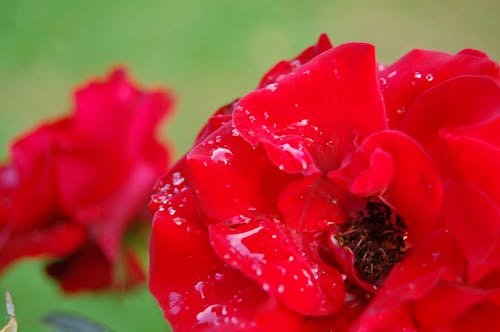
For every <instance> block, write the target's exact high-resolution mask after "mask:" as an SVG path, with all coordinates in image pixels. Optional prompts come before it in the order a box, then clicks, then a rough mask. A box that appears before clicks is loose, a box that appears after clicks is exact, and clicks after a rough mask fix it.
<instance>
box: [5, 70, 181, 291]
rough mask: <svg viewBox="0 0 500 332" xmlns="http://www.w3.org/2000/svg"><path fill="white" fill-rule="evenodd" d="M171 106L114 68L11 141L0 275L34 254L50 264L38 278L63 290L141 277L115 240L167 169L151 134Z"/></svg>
mask: <svg viewBox="0 0 500 332" xmlns="http://www.w3.org/2000/svg"><path fill="white" fill-rule="evenodd" d="M171 102H172V101H171V97H170V95H169V94H168V93H166V92H164V91H151V92H149V91H142V90H141V89H139V88H137V87H136V86H134V84H132V83H131V82H130V81H129V80H128V79H127V77H126V74H125V72H124V71H123V70H117V71H115V72H113V73H111V74H110V76H109V78H107V79H106V80H105V81H104V82H100V81H92V82H90V83H89V84H88V85H86V86H85V87H83V88H82V89H79V90H78V91H77V92H76V94H75V109H74V114H72V115H70V116H68V117H65V118H62V119H61V120H58V121H55V122H52V123H48V124H44V125H42V126H41V127H39V128H38V129H36V130H34V131H33V132H30V133H28V134H27V135H25V136H24V137H22V138H21V139H19V140H17V141H16V142H15V143H14V144H13V146H12V157H11V158H12V160H11V162H10V163H8V164H6V165H4V166H3V167H1V168H0V269H1V268H5V267H6V266H7V265H8V264H10V263H12V262H13V261H15V260H17V259H19V258H22V257H25V256H41V255H43V256H48V257H51V258H56V259H57V261H55V262H53V263H51V264H50V265H49V266H48V267H47V271H48V273H49V275H51V276H52V277H54V278H56V279H58V280H59V282H60V283H61V286H62V287H63V289H64V290H66V291H78V290H81V289H99V288H104V287H110V286H119V285H120V283H122V286H123V285H129V284H134V283H136V282H139V281H141V280H143V279H144V274H143V272H142V269H141V268H140V265H139V263H138V261H137V259H136V257H135V255H134V254H133V252H132V251H130V250H128V249H121V248H122V240H123V237H124V235H125V233H126V231H127V230H128V229H129V228H130V227H131V226H132V224H133V223H134V222H138V221H141V220H147V213H146V214H144V207H145V206H146V204H145V203H146V202H147V196H148V195H149V194H150V190H151V189H150V188H151V187H152V185H153V184H154V181H155V179H156V178H157V177H158V176H159V175H160V174H162V173H163V172H164V171H165V170H166V166H167V161H168V159H169V153H168V151H167V150H166V149H165V147H164V146H162V145H161V143H160V142H159V141H158V140H157V138H156V137H155V130H156V128H157V126H158V124H159V122H160V121H161V119H162V118H163V117H164V116H165V114H166V112H167V111H168V110H169V108H170V105H171ZM146 212H147V211H146ZM118 262H120V265H123V266H124V269H125V270H124V271H122V274H124V275H123V276H122V277H121V279H123V280H117V278H116V266H117V265H118ZM122 263H123V264H122Z"/></svg>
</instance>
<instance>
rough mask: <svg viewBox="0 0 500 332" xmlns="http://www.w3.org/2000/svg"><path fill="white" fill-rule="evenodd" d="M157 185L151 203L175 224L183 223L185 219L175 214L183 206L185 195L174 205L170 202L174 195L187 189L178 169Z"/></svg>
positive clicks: (185, 200)
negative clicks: (157, 187) (157, 188)
mask: <svg viewBox="0 0 500 332" xmlns="http://www.w3.org/2000/svg"><path fill="white" fill-rule="evenodd" d="M158 186H159V187H160V189H159V190H158V191H157V193H156V194H154V195H153V196H152V198H151V200H152V203H153V204H156V205H157V206H158V211H161V212H163V211H166V212H167V213H168V214H169V215H170V216H171V217H172V221H173V222H174V223H175V224H176V225H177V226H181V225H184V224H185V222H186V220H185V219H184V218H183V217H181V216H178V215H177V212H178V211H177V210H178V209H182V208H184V206H185V204H186V203H187V197H183V198H182V199H181V201H180V202H177V203H176V205H175V206H174V205H173V204H172V198H173V197H174V196H176V195H178V194H180V193H182V192H184V191H186V190H188V186H187V183H186V179H185V177H184V175H183V174H182V173H181V172H180V171H174V172H172V173H171V174H170V175H169V176H166V177H164V178H162V179H161V180H160V183H159V184H158Z"/></svg>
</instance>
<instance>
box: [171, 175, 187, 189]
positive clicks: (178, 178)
mask: <svg viewBox="0 0 500 332" xmlns="http://www.w3.org/2000/svg"><path fill="white" fill-rule="evenodd" d="M184 180H185V179H184V177H183V176H182V174H181V173H180V172H174V173H173V174H172V184H173V185H174V186H178V185H181V184H182V183H183V182H184Z"/></svg>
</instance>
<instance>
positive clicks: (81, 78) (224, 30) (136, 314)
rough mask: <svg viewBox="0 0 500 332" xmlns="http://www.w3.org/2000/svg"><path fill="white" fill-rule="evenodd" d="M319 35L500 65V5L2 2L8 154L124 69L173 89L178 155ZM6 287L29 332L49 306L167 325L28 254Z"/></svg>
mask: <svg viewBox="0 0 500 332" xmlns="http://www.w3.org/2000/svg"><path fill="white" fill-rule="evenodd" d="M321 32H327V33H328V34H329V35H330V37H331V39H332V40H333V42H334V43H335V44H340V43H344V42H348V41H366V42H370V43H373V44H375V45H376V47H377V53H378V58H379V59H380V60H381V61H382V62H385V63H390V62H392V61H394V60H395V59H397V58H398V57H400V56H402V55H403V54H404V53H406V52H407V51H408V50H410V49H411V48H417V47H418V48H430V49H440V50H444V51H448V52H456V51H458V50H460V49H462V48H478V49H481V50H483V51H486V52H487V53H489V54H490V56H491V57H492V58H494V59H496V60H497V61H498V60H500V43H499V42H498V35H499V33H500V1H498V0H441V1H439V2H438V1H431V0H420V1H396V0H394V1H391V0H379V1H370V2H368V1H360V0H352V1H335V0H333V1H332V0H330V1H327V0H307V1H298V0H273V1H265V0H253V1H236V0H213V1H211V0H183V1H181V0H144V1H133V0H121V1H96V0H17V1H9V0H0V160H8V146H9V142H10V141H11V140H12V139H13V138H14V137H16V136H17V135H19V134H20V133H22V132H25V131H27V130H29V129H30V128H32V127H34V126H35V125H37V124H38V123H40V122H42V121H44V120H47V119H52V118H55V117H57V116H60V115H62V114H66V113H67V111H68V110H69V109H70V106H71V92H72V90H73V88H74V87H75V86H78V85H81V84H82V83H83V82H85V81H86V80H88V79H89V78H91V77H96V76H101V77H102V76H103V75H105V74H106V73H107V72H108V71H109V69H110V68H112V67H113V66H116V65H126V66H127V67H128V68H129V69H130V71H131V73H132V75H133V76H134V78H135V79H136V80H137V81H139V82H142V83H143V84H144V85H145V86H155V85H159V84H161V85H166V86H168V87H171V88H172V90H174V91H175V94H176V96H177V106H176V112H175V114H174V116H173V118H172V119H171V121H169V122H168V125H166V126H165V127H164V130H162V135H163V136H164V137H165V138H168V139H169V140H170V141H171V142H175V149H176V152H177V155H180V154H181V153H182V151H184V150H186V149H187V148H188V147H189V145H190V144H191V142H192V140H193V138H194V136H195V134H196V132H197V130H198V129H199V128H200V127H201V126H202V124H203V123H204V121H205V120H206V119H207V118H208V116H209V114H211V113H212V112H213V111H214V110H215V109H216V108H217V107H218V106H220V105H223V104H224V103H226V102H228V101H230V100H232V99H234V98H235V97H238V96H241V95H242V94H245V93H246V92H248V91H249V90H251V89H252V88H253V87H255V86H256V84H257V82H258V81H259V79H260V76H261V75H262V74H263V73H264V72H265V71H266V70H267V69H268V68H270V67H271V66H272V65H273V64H274V63H275V62H277V61H278V60H280V59H283V58H290V57H292V56H294V55H295V54H297V53H298V52H299V51H300V50H301V49H303V48H305V47H306V46H308V45H310V44H312V43H314V42H315V40H316V38H317V36H318V34H319V33H321ZM0 288H1V289H9V290H10V291H11V292H12V295H13V297H14V301H15V304H16V312H17V315H18V319H19V321H20V326H21V327H20V331H34V332H37V331H49V330H48V329H47V328H45V327H43V326H42V325H41V324H40V323H39V318H40V317H41V316H43V315H44V314H46V313H47V312H48V311H51V310H63V311H67V312H73V313H80V314H82V315H84V316H86V317H89V318H90V319H92V320H95V321H98V322H100V323H102V324H105V325H107V326H109V327H111V328H112V329H113V330H114V331H120V332H121V331H124V332H127V331H131V332H132V331H133V332H135V331H168V326H167V324H166V323H165V322H164V321H163V318H162V315H161V312H160V310H159V309H158V308H157V306H156V304H155V302H154V300H153V299H152V298H151V296H150V295H149V293H148V292H147V290H146V288H145V287H144V288H142V289H139V290H136V291H134V292H132V293H127V294H86V295H81V296H76V297H70V298H65V297H64V296H63V295H62V294H61V293H60V292H59V291H58V289H57V288H56V287H55V286H54V285H53V284H52V283H51V282H50V281H48V280H47V279H46V277H45V276H44V275H43V273H42V268H41V265H40V264H39V263H36V262H24V263H21V264H18V265H16V266H15V267H14V268H12V269H10V270H9V271H8V272H7V273H6V274H4V275H3V276H1V277H0ZM6 321H7V316H6V314H4V313H3V312H2V310H1V309H0V323H3V322H6Z"/></svg>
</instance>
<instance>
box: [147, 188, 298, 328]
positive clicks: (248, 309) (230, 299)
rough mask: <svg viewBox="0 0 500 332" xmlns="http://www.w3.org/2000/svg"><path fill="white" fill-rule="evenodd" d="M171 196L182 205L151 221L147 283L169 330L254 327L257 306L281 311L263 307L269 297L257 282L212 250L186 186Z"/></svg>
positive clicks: (174, 204) (279, 310)
mask: <svg viewBox="0 0 500 332" xmlns="http://www.w3.org/2000/svg"><path fill="white" fill-rule="evenodd" d="M172 201H173V202H172V206H176V207H179V206H180V204H183V208H182V209H178V210H177V211H176V212H175V213H174V214H171V213H170V212H168V211H167V210H165V211H159V212H157V213H156V215H155V219H154V221H153V231H152V237H151V242H150V254H151V259H150V280H149V287H150V290H151V292H152V293H153V295H154V296H155V297H156V299H157V301H158V302H159V304H160V306H161V307H162V309H163V311H164V314H165V317H166V318H167V319H168V320H169V322H170V323H171V325H172V327H173V329H174V330H179V331H192V330H200V331H204V330H206V331H213V330H215V329H217V330H218V331H219V330H221V331H252V330H253V329H254V328H255V326H254V324H255V323H254V322H253V321H254V316H255V315H257V313H256V312H257V311H258V310H259V308H261V310H262V314H263V313H264V312H269V311H273V310H277V312H276V314H278V315H279V314H280V312H282V310H281V309H279V308H276V307H272V308H271V307H267V308H262V307H261V304H262V305H264V304H263V303H266V301H267V299H268V296H267V294H266V292H264V291H262V289H261V287H260V286H259V285H258V284H257V283H255V282H253V281H252V280H250V279H248V278H247V277H245V276H244V275H243V274H241V273H240V272H238V271H237V270H234V269H232V268H231V267H229V266H228V265H227V264H225V263H224V262H223V261H222V260H220V259H219V257H217V255H216V254H215V253H214V252H213V249H212V247H211V245H210V243H209V240H208V234H207V232H206V230H205V229H204V228H202V226H201V225H202V224H203V222H202V221H201V220H200V219H199V216H198V213H197V211H196V207H195V205H194V199H193V197H192V195H191V193H190V191H189V190H187V191H184V192H182V193H180V194H178V195H177V196H175V197H173V198H172ZM283 315H284V316H285V318H284V319H285V320H286V317H287V315H290V314H286V313H283ZM290 319H294V318H293V315H291V318H290ZM295 319H296V318H295ZM271 325H272V324H271ZM274 328H277V327H276V326H274Z"/></svg>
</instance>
